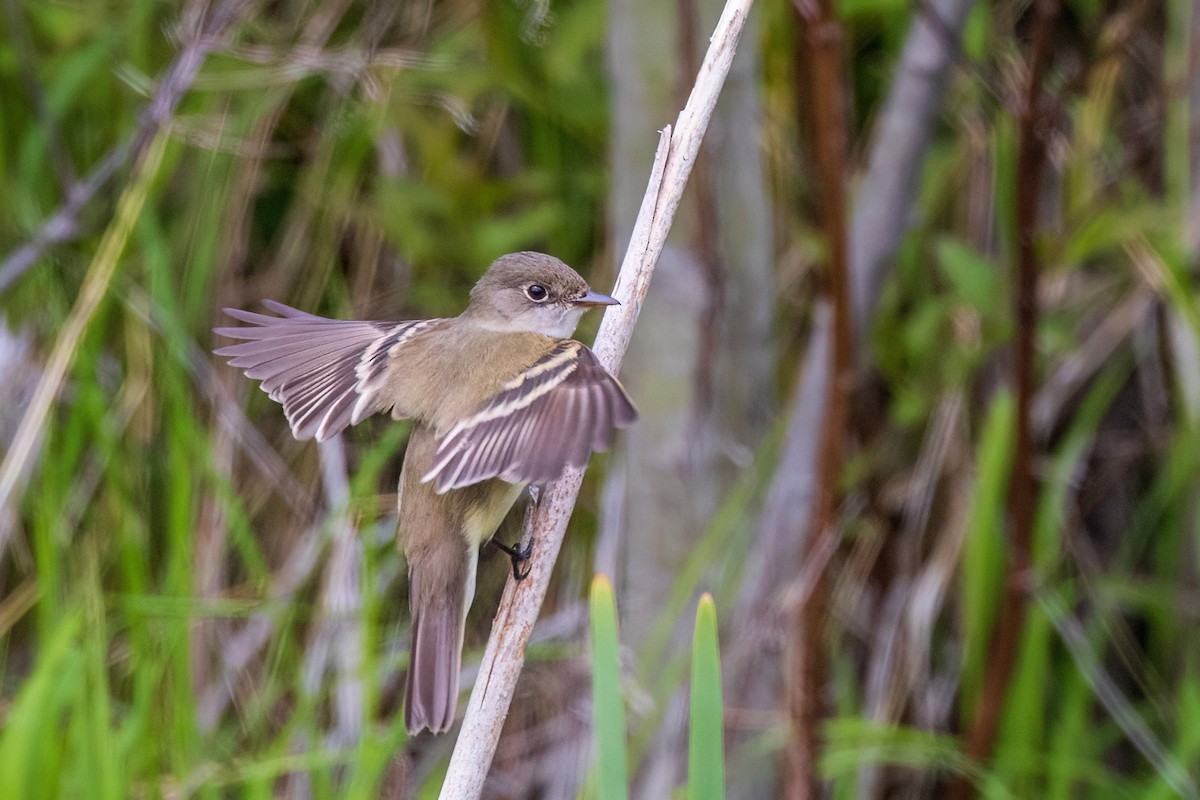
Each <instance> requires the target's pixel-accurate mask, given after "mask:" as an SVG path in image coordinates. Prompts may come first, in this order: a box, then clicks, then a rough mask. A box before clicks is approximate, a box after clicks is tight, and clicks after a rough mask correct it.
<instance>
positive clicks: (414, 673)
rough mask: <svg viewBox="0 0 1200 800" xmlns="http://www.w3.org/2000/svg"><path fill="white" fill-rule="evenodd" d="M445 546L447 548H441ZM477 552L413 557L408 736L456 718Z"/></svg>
mask: <svg viewBox="0 0 1200 800" xmlns="http://www.w3.org/2000/svg"><path fill="white" fill-rule="evenodd" d="M443 552H444V551H443ZM477 557H478V553H477V552H476V551H475V550H474V549H473V548H472V549H467V548H465V547H464V548H462V549H461V550H460V551H459V558H460V559H461V560H457V559H456V560H457V563H455V564H448V563H421V562H422V561H424V559H412V558H411V556H410V560H409V571H408V575H409V613H410V616H411V619H412V644H411V647H410V650H409V661H408V679H407V680H406V682H405V686H404V724H405V726H406V727H407V728H408V733H409V735H410V736H415V735H416V734H417V733H419V732H420V731H421V730H422V729H424V728H428V729H429V730H430V731H431V732H433V733H445V732H446V731H447V730H449V729H450V726H451V725H453V724H454V714H455V709H456V708H457V706H458V677H459V672H460V670H461V666H462V645H463V631H464V628H465V625H466V616H467V609H468V608H470V605H471V597H472V596H473V595H474V593H475V566H476V560H477Z"/></svg>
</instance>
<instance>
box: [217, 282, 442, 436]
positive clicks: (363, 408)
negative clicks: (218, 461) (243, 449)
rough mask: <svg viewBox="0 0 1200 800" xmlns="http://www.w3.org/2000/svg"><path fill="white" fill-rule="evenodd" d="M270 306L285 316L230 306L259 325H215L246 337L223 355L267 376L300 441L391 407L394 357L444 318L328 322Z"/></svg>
mask: <svg viewBox="0 0 1200 800" xmlns="http://www.w3.org/2000/svg"><path fill="white" fill-rule="evenodd" d="M263 305H265V306H266V307H267V308H269V309H270V310H271V311H274V312H275V313H276V314H279V315H280V316H277V317H273V316H270V315H267V314H256V313H254V312H251V311H242V310H240V309H236V308H227V309H225V313H226V314H228V315H229V316H231V317H233V318H234V319H236V320H240V321H242V322H247V323H250V326H252V327H242V328H214V329H213V331H214V333H218V334H220V335H221V336H227V337H229V338H231V339H242V340H243V341H242V342H240V343H239V344H232V345H228V346H226V347H222V348H220V349H219V350H216V351H215V352H216V354H217V355H219V356H227V357H229V363H230V364H231V365H232V366H235V367H238V368H239V369H241V370H243V371H244V372H245V373H246V377H248V378H253V379H255V380H261V381H262V390H263V391H264V392H266V393H267V394H268V395H269V396H270V398H271V399H272V400H275V401H277V402H279V403H282V404H283V413H284V415H285V416H286V417H287V421H288V424H290V425H291V427H292V434H293V435H294V436H295V437H296V438H297V439H311V438H314V437H315V438H316V439H317V441H324V440H325V439H328V438H330V437H331V436H333V435H335V434H337V433H340V432H341V431H343V430H345V428H346V427H347V426H349V425H355V424H357V423H359V422H360V421H362V420H363V419H364V418H365V417H367V416H369V415H371V414H374V413H375V412H377V411H382V410H384V409H386V408H387V407H388V406H390V405H391V402H390V401H389V400H388V398H386V397H383V396H381V395H382V392H381V389H382V388H383V387H384V386H385V385H386V380H385V378H386V373H387V365H388V359H389V358H390V356H392V355H393V354H394V353H395V351H396V349H397V348H400V347H403V346H404V344H405V343H406V342H408V341H409V340H411V338H412V337H413V336H414V335H415V334H416V333H417V332H419V331H421V330H423V329H425V328H426V327H428V326H429V325H430V324H432V323H435V322H438V320H419V321H415V322H359V321H356V320H342V319H326V318H325V317H318V316H316V315H315V314H308V313H306V312H304V311H299V310H297V309H295V308H292V307H290V306H285V305H284V304H283V303H277V302H275V301H274V300H264V301H263Z"/></svg>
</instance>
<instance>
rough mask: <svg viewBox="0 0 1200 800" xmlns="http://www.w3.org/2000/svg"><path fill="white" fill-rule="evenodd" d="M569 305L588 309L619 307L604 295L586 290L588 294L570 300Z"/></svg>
mask: <svg viewBox="0 0 1200 800" xmlns="http://www.w3.org/2000/svg"><path fill="white" fill-rule="evenodd" d="M571 305H573V306H583V307H585V308H590V307H592V306H619V305H621V304H620V303H619V302H617V301H616V300H615V299H614V298H612V297H609V296H608V295H606V294H600V293H599V292H593V291H591V290H588V293H587V294H585V295H584V296H583V297H576V298H575V299H574V300H572V301H571Z"/></svg>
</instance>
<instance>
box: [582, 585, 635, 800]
mask: <svg viewBox="0 0 1200 800" xmlns="http://www.w3.org/2000/svg"><path fill="white" fill-rule="evenodd" d="M589 604H590V606H591V615H592V707H593V709H594V714H595V718H596V755H597V762H598V770H597V775H596V788H597V791H598V792H599V797H600V798H601V800H623V798H626V797H628V796H629V767H628V765H627V764H626V763H625V703H624V700H623V698H622V693H621V654H620V650H619V648H620V644H619V642H618V639H617V601H616V598H615V597H614V596H613V587H612V582H611V581H609V579H608V577H607V576H605V575H603V574H599V573H598V574H597V575H596V576H595V577H594V578H592V590H591V597H590V600H589Z"/></svg>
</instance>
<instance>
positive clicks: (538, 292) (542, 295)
mask: <svg viewBox="0 0 1200 800" xmlns="http://www.w3.org/2000/svg"><path fill="white" fill-rule="evenodd" d="M525 296H526V297H528V298H529V299H530V300H532V301H533V302H535V303H540V302H542V301H543V300H545V299H546V287H545V286H542V285H541V284H540V283H531V284H530V285H529V286H528V287H526V289H525Z"/></svg>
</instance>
